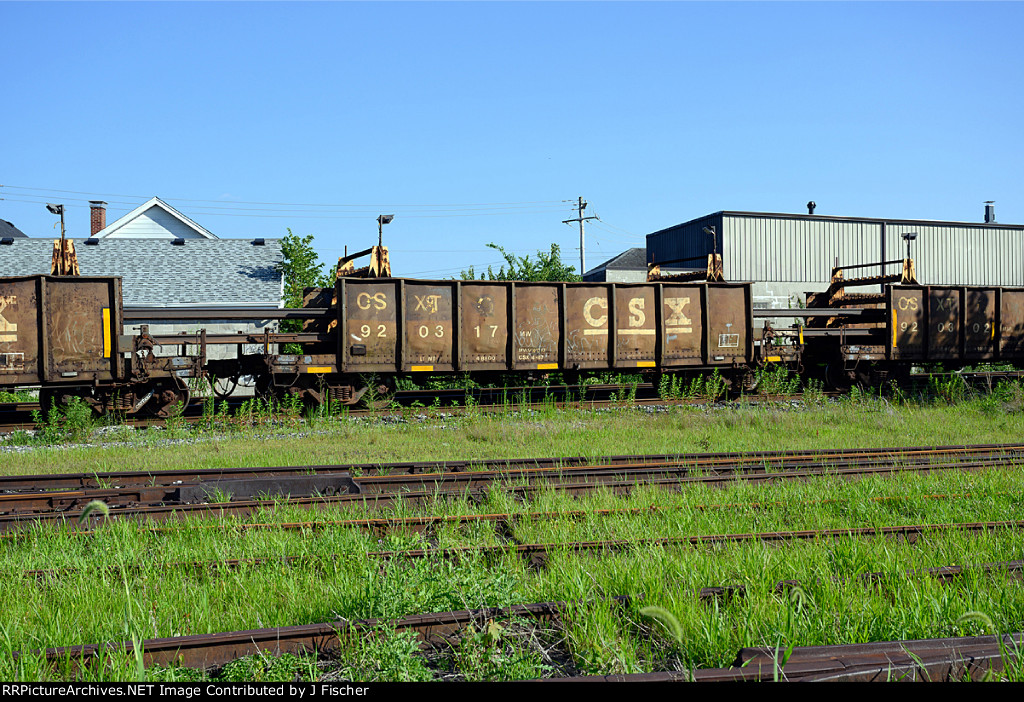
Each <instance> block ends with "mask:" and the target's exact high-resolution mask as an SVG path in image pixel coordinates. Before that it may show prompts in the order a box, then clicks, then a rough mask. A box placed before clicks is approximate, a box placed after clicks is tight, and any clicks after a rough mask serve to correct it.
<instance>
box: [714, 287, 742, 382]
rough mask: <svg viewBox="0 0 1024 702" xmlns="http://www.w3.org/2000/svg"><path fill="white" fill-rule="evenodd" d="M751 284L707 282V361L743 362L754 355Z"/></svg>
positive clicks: (720, 362) (722, 363)
mask: <svg viewBox="0 0 1024 702" xmlns="http://www.w3.org/2000/svg"><path fill="white" fill-rule="evenodd" d="M752 308H753V305H752V304H751V299H750V286H749V285H708V289H707V319H708V323H707V359H706V362H707V364H708V365H711V366H714V365H724V364H733V363H736V364H742V363H747V362H748V361H750V360H751V357H752V350H753V347H752V344H753V339H752V338H751V333H750V332H751V329H752V326H753V325H752V322H751V316H750V315H751V312H750V310H751V309H752Z"/></svg>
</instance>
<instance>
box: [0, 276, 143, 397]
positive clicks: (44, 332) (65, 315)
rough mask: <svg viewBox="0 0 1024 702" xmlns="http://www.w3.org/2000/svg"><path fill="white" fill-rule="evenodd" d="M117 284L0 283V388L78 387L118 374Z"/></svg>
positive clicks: (79, 280)
mask: <svg viewBox="0 0 1024 702" xmlns="http://www.w3.org/2000/svg"><path fill="white" fill-rule="evenodd" d="M121 325H122V307H121V279H120V278H92V277H88V278H83V277H73V278H72V277H67V278H63V277H55V276H32V277H26V278H7V279H4V280H2V281H0V383H4V384H11V385H14V384H41V383H61V384H71V385H74V384H81V383H82V382H83V381H85V382H88V383H93V382H96V381H110V380H113V379H119V378H120V377H121V376H122V374H123V370H122V369H123V362H122V359H121V356H120V354H118V353H117V352H116V350H115V347H116V344H117V337H118V335H119V334H120V333H121Z"/></svg>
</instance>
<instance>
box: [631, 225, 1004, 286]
mask: <svg viewBox="0 0 1024 702" xmlns="http://www.w3.org/2000/svg"><path fill="white" fill-rule="evenodd" d="M712 225H714V226H716V227H717V230H718V232H719V248H720V250H721V251H722V254H723V263H724V264H725V277H726V278H727V279H728V280H734V281H746V280H751V281H759V282H769V283H770V282H785V283H807V284H808V289H823V287H824V286H827V284H828V281H829V275H830V273H831V270H832V267H833V266H834V265H836V263H837V261H838V265H840V266H849V265H855V264H859V263H874V262H878V261H881V260H883V259H882V226H883V223H882V221H880V220H856V219H852V218H851V219H842V220H839V219H836V220H832V219H817V218H813V217H806V216H804V217H801V216H794V217H792V218H790V217H785V216H778V215H766V214H759V213H730V212H725V213H716V214H714V215H708V216H707V217H702V218H701V219H697V220H694V221H692V222H687V223H686V224H681V225H679V226H676V227H671V228H669V229H664V230H662V231H660V232H655V233H654V234H650V235H648V238H647V260H648V262H662V261H670V260H676V259H680V258H689V257H695V256H698V257H699V256H705V255H707V254H708V253H710V252H711V241H710V238H709V237H708V236H707V235H706V234H704V233H703V231H702V230H703V228H704V227H706V226H712ZM909 231H914V232H917V233H918V237H917V239H916V241H914V242H913V244H912V246H911V255H912V256H913V258H914V259H915V266H916V269H917V276H918V280H919V281H920V282H921V283H922V284H925V285H1001V286H1024V231H1022V230H1021V229H1020V228H1016V229H1014V228H1008V227H999V226H998V225H996V226H991V225H983V224H978V225H972V224H968V223H964V224H961V223H947V222H936V223H934V224H933V223H929V222H886V223H885V239H886V241H885V259H886V260H896V259H901V258H903V256H904V255H905V253H906V243H905V242H904V241H903V239H902V235H903V234H904V233H906V232H909ZM889 271H890V272H894V271H895V267H894V266H893V267H890V268H889ZM875 273H877V269H874V270H866V271H863V272H857V273H856V274H855V275H856V276H858V277H859V276H860V275H873V274H875Z"/></svg>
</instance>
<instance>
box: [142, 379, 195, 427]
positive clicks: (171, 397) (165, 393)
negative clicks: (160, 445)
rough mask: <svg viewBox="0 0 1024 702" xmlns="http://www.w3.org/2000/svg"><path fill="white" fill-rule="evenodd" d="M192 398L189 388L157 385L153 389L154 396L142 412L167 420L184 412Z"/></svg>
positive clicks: (143, 407)
mask: <svg viewBox="0 0 1024 702" xmlns="http://www.w3.org/2000/svg"><path fill="white" fill-rule="evenodd" d="M191 397H192V396H191V393H189V390H188V388H187V387H184V386H177V387H171V386H168V385H157V386H156V387H155V388H153V395H152V396H151V397H150V398H149V401H148V402H146V404H144V405H143V406H142V410H141V411H142V412H144V413H146V414H148V415H149V416H151V417H157V418H159V419H167V418H168V417H172V416H175V415H177V414H181V413H182V412H184V411H185V408H186V407H188V402H189V400H190V399H191Z"/></svg>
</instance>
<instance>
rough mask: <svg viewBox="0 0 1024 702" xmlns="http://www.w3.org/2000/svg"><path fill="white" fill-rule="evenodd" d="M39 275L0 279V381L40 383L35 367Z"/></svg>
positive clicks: (39, 374)
mask: <svg viewBox="0 0 1024 702" xmlns="http://www.w3.org/2000/svg"><path fill="white" fill-rule="evenodd" d="M41 286H42V280H41V279H40V278H6V279H4V280H0V384H4V385H17V384H36V383H40V382H42V377H41V373H40V369H39V341H40V334H39V331H40V330H39V321H40V320H39V296H40V294H41V292H42V291H41Z"/></svg>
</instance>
